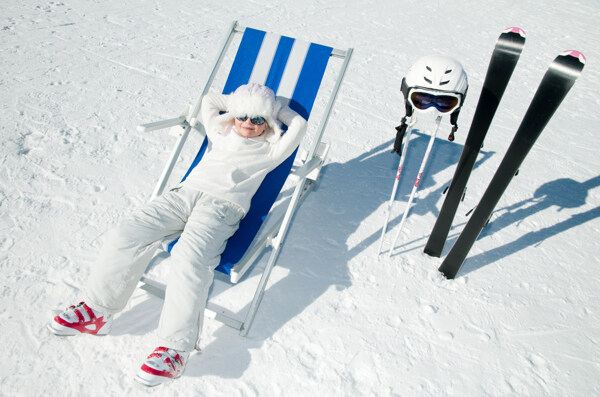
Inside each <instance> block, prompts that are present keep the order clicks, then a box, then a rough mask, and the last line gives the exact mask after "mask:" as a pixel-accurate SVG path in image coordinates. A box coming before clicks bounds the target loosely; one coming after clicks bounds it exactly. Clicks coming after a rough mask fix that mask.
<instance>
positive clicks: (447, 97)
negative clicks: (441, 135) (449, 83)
mask: <svg viewBox="0 0 600 397" xmlns="http://www.w3.org/2000/svg"><path fill="white" fill-rule="evenodd" d="M408 98H409V101H410V103H411V105H412V106H413V107H415V108H416V109H419V110H427V109H429V108H431V107H434V108H436V109H437V110H438V111H440V112H441V113H449V112H451V111H453V110H454V109H456V108H457V107H458V105H459V104H460V99H461V98H460V96H459V94H455V93H452V92H444V93H443V94H442V93H436V92H428V91H421V90H414V91H411V92H410V95H409V97H408Z"/></svg>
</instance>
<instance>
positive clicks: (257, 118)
mask: <svg viewBox="0 0 600 397" xmlns="http://www.w3.org/2000/svg"><path fill="white" fill-rule="evenodd" d="M236 119H238V120H239V121H242V122H243V121H246V120H248V119H250V122H251V123H252V124H254V125H263V124H264V123H265V122H266V121H267V120H265V118H264V117H261V116H254V117H250V116H240V117H236Z"/></svg>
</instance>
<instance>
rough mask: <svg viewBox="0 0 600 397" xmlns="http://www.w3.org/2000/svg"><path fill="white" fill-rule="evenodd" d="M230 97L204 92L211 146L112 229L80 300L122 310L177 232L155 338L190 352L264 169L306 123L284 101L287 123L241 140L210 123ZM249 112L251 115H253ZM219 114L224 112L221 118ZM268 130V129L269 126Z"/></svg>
mask: <svg viewBox="0 0 600 397" xmlns="http://www.w3.org/2000/svg"><path fill="white" fill-rule="evenodd" d="M228 101H229V96H226V95H214V94H209V95H207V96H206V97H205V98H204V100H203V103H202V119H203V122H204V125H205V127H206V131H207V135H208V138H209V141H210V143H211V147H210V148H209V151H208V152H207V153H206V154H205V155H204V158H203V159H202V161H201V162H200V163H199V165H198V166H196V168H195V169H194V170H193V171H192V173H191V174H190V175H189V176H188V178H187V179H186V181H185V182H183V183H181V184H180V185H179V186H178V187H176V188H174V189H172V190H171V191H169V192H166V193H164V194H163V195H162V196H160V197H158V198H156V199H155V200H153V201H152V202H150V203H149V204H147V205H146V206H145V207H143V208H141V209H139V210H137V211H135V212H134V213H133V214H131V215H130V216H129V217H127V218H126V219H124V220H123V221H122V222H121V224H120V225H119V226H118V227H117V228H116V229H114V230H112V231H111V232H110V233H109V234H108V236H107V238H106V241H105V242H104V246H103V249H102V251H101V253H100V255H99V257H98V258H97V260H96V263H95V265H94V267H93V269H92V272H91V275H90V279H89V281H88V285H87V289H86V298H85V301H86V303H87V304H88V305H89V306H90V307H92V308H93V309H96V310H99V311H101V312H103V313H106V314H113V313H117V312H119V311H121V310H122V309H123V308H124V307H125V305H126V303H127V301H128V299H129V298H130V296H131V294H132V293H133V291H134V289H135V287H136V285H137V283H138V281H139V279H140V277H141V276H142V274H143V273H144V271H145V270H146V268H147V266H148V263H149V261H150V260H151V259H152V256H153V255H154V253H155V249H156V248H157V247H158V246H159V245H160V243H161V241H162V240H163V239H165V238H168V237H171V236H174V235H177V234H179V233H181V237H180V238H179V241H178V242H177V244H175V246H174V247H173V250H172V251H171V256H170V257H169V258H168V259H167V260H166V262H168V263H166V265H167V266H168V267H169V279H168V282H167V289H166V295H165V302H164V305H163V310H162V313H161V317H160V322H159V330H158V337H159V340H158V344H159V345H160V346H166V347H169V348H173V349H177V350H185V351H190V350H192V349H193V348H194V346H195V345H196V344H197V341H198V337H199V332H200V331H201V328H202V319H203V317H204V309H205V307H206V300H207V296H208V291H209V288H210V286H211V284H212V281H213V271H214V269H215V267H216V266H217V265H218V264H219V261H220V256H221V253H222V252H223V250H224V248H225V244H226V241H227V239H229V238H230V237H231V236H232V235H233V234H234V233H235V231H236V230H237V228H238V225H239V222H240V220H241V219H242V218H243V217H244V215H245V213H246V212H247V211H248V209H249V206H250V200H251V198H252V196H253V195H254V193H255V192H256V189H257V188H258V187H259V186H260V183H261V182H262V180H263V179H264V177H265V175H266V174H267V173H268V172H269V171H271V170H272V169H274V168H275V167H276V166H277V165H278V164H280V163H281V162H282V161H283V160H284V159H286V158H287V157H289V155H290V154H291V153H292V152H293V151H294V150H295V148H296V147H297V146H298V144H299V142H300V140H301V139H302V136H303V135H304V132H305V131H306V122H305V120H304V119H303V118H302V117H301V116H299V115H298V114H297V113H296V112H294V111H293V110H291V109H290V108H289V107H287V106H284V107H283V108H282V109H281V110H280V111H279V112H278V114H277V115H276V116H277V118H278V119H279V120H280V121H281V122H283V123H284V124H286V125H287V126H288V130H287V132H286V133H285V134H284V135H283V136H281V137H280V138H279V136H276V137H275V139H273V134H272V133H271V134H270V137H269V139H265V137H264V135H266V134H263V135H261V136H260V137H257V138H250V139H247V138H244V137H242V136H240V135H238V134H237V133H236V132H235V129H233V127H232V126H233V122H231V123H230V125H229V126H225V128H224V126H223V124H221V123H218V122H216V121H215V120H216V119H218V117H219V112H221V111H227V109H228V107H227V104H228ZM251 116H252V115H251ZM221 118H222V117H221ZM271 132H272V131H271Z"/></svg>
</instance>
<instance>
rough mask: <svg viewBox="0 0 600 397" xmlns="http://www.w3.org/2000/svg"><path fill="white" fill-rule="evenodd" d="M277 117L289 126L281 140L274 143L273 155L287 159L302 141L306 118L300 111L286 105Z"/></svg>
mask: <svg viewBox="0 0 600 397" xmlns="http://www.w3.org/2000/svg"><path fill="white" fill-rule="evenodd" d="M277 118H278V119H279V121H281V122H282V123H283V124H285V125H287V126H288V129H287V131H286V133H285V134H283V135H282V136H281V138H279V140H278V141H277V142H276V143H274V144H273V149H272V150H273V151H272V153H273V155H274V156H275V157H279V158H282V159H285V158H287V157H289V156H290V154H292V152H293V151H294V150H296V147H298V145H299V144H300V142H301V141H302V138H303V137H304V134H305V133H306V120H304V117H302V116H300V115H299V114H298V113H296V112H295V111H293V110H292V109H290V108H289V106H284V107H282V108H281V110H280V111H279V113H278V114H277Z"/></svg>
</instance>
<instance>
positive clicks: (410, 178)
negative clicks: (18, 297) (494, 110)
mask: <svg viewBox="0 0 600 397" xmlns="http://www.w3.org/2000/svg"><path fill="white" fill-rule="evenodd" d="M429 137H430V135H429V134H425V133H421V132H419V131H418V130H415V131H413V138H412V140H411V149H410V151H409V153H408V154H407V159H406V160H405V166H404V169H405V170H406V177H404V183H402V186H401V188H399V190H398V196H397V200H402V199H404V198H405V197H407V196H408V195H409V194H410V190H411V188H412V184H413V183H414V178H416V174H417V172H418V169H419V166H420V164H421V159H422V157H423V154H424V152H425V149H426V147H427V144H428V141H429ZM438 141H439V142H436V146H437V148H436V146H434V150H433V151H432V157H431V160H430V164H429V166H428V171H427V172H426V174H425V175H424V176H423V178H422V185H421V189H422V190H426V189H428V188H431V186H434V185H435V182H434V181H433V180H431V176H432V175H435V174H436V173H437V172H439V171H441V170H444V169H446V168H447V167H450V166H453V165H454V164H455V163H456V161H457V160H458V157H459V156H460V150H456V146H455V145H456V144H454V143H451V142H448V141H445V140H442V139H439V138H438ZM392 144H393V141H388V142H385V143H383V144H381V145H379V146H377V147H375V148H374V149H373V150H371V151H369V152H367V153H364V154H361V155H360V156H358V157H356V158H354V159H351V160H349V161H347V162H343V163H329V164H327V165H325V166H324V167H323V170H322V175H321V182H320V185H319V186H318V188H317V189H316V190H315V191H314V192H313V193H312V194H310V195H309V196H308V197H307V199H306V201H305V202H304V203H303V204H302V205H301V206H300V207H299V209H298V211H297V214H296V216H295V217H294V220H293V223H292V226H291V228H290V231H289V234H288V236H287V237H286V241H285V245H284V248H283V249H282V252H281V254H280V257H279V260H278V267H283V268H286V269H287V270H288V274H287V275H286V276H285V277H283V278H282V279H280V280H278V281H276V282H274V283H272V285H269V286H268V287H267V288H268V289H267V292H266V293H265V297H264V299H263V300H262V303H261V306H260V309H259V311H258V313H257V316H256V319H255V321H254V325H253V327H252V329H251V330H250V332H249V334H248V336H247V337H246V338H242V337H239V336H237V335H236V331H235V330H233V329H231V328H229V327H226V326H222V327H220V328H218V329H217V331H215V332H214V333H213V335H212V336H213V338H212V341H211V342H209V343H208V344H207V345H206V346H203V348H202V354H198V355H195V356H193V357H192V358H191V359H190V363H189V365H188V368H187V369H186V376H192V377H200V376H205V375H217V376H220V377H223V378H239V377H241V376H242V374H243V373H244V371H245V370H246V369H247V368H248V367H249V365H250V361H251V354H250V352H251V351H252V350H253V349H258V348H260V346H261V345H262V344H263V343H264V342H265V341H266V340H268V339H269V338H272V336H273V335H274V334H276V333H277V331H278V330H280V329H281V328H282V327H284V325H285V324H286V323H288V322H289V321H290V320H292V319H294V318H295V317H297V316H298V315H299V314H300V313H301V312H303V311H304V310H306V309H307V308H308V307H310V306H311V305H312V304H313V303H314V302H315V301H316V300H317V299H318V298H319V297H320V296H322V295H323V294H324V293H325V292H326V291H328V290H329V289H330V288H332V287H334V288H336V289H337V290H338V291H341V290H344V289H346V288H348V287H350V286H351V285H352V278H351V275H350V272H349V269H348V263H350V261H351V259H352V258H354V257H355V256H357V255H358V254H360V253H361V252H363V251H364V250H365V249H366V248H368V247H369V246H370V245H371V244H373V243H374V242H376V241H377V239H378V237H379V233H380V231H379V230H376V231H374V232H373V234H372V235H370V236H369V237H368V238H366V239H364V240H362V241H360V242H358V244H354V243H349V239H350V238H351V236H352V235H353V233H354V232H355V231H356V230H357V228H358V227H359V226H360V225H361V224H362V223H363V222H364V220H365V219H367V218H368V217H369V216H371V215H372V214H373V213H374V212H376V211H378V209H379V208H380V207H381V205H382V203H385V202H387V201H388V200H389V196H390V193H391V190H392V185H393V182H394V177H395V173H396V168H397V166H398V164H397V162H398V156H397V155H395V154H391V148H392ZM490 155H491V154H490V153H487V154H486V156H484V158H487V157H489V156H490ZM448 182H449V181H448ZM442 190H443V188H440V189H436V190H433V191H429V192H428V194H427V195H426V196H425V197H424V198H421V199H419V204H418V205H415V206H414V212H415V213H417V214H424V213H428V212H434V211H437V208H436V205H435V204H436V202H437V200H438V198H439V197H440V195H441V191H442ZM382 220H383V214H382ZM398 221H399V219H394V220H393V221H392V222H391V223H390V227H393V226H394V225H395V224H396V223H397V222H398ZM307 231H309V232H307ZM350 246H351V247H350ZM267 254H268V252H267ZM265 256H266V254H265ZM262 259H264V258H262ZM247 309H248V306H246V307H245V308H244V309H242V310H240V313H245V312H246V310H247ZM232 363H233V364H232Z"/></svg>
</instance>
